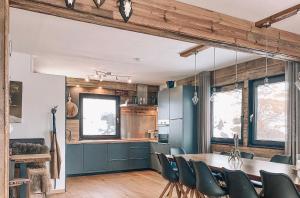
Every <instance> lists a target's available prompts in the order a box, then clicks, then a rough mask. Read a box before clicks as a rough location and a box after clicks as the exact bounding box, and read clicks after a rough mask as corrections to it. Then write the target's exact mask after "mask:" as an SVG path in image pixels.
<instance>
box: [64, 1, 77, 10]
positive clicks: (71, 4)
mask: <svg viewBox="0 0 300 198" xmlns="http://www.w3.org/2000/svg"><path fill="white" fill-rule="evenodd" d="M65 3H66V6H67V7H68V8H70V9H74V5H75V0H65Z"/></svg>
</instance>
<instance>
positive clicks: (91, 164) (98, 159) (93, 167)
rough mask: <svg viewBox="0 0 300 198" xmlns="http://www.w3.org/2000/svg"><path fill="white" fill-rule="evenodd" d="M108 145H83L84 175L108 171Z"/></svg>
mask: <svg viewBox="0 0 300 198" xmlns="http://www.w3.org/2000/svg"><path fill="white" fill-rule="evenodd" d="M107 154H108V144H84V145H83V168H84V173H91V172H106V171H108V167H109V166H108V155H107Z"/></svg>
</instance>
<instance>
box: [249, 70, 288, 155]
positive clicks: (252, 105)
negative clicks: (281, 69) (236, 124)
mask: <svg viewBox="0 0 300 198" xmlns="http://www.w3.org/2000/svg"><path fill="white" fill-rule="evenodd" d="M268 79H269V83H270V84H272V83H276V82H285V75H277V76H271V77H268ZM263 84H264V78H260V79H255V80H251V81H249V98H248V99H249V101H248V102H249V114H248V132H249V138H248V146H250V147H261V148H273V149H284V147H285V142H279V141H271V140H257V139H256V138H255V136H256V125H257V124H256V123H257V120H256V119H257V115H256V109H257V93H256V90H257V89H256V87H257V86H259V85H263ZM251 115H254V122H251V119H250V117H251Z"/></svg>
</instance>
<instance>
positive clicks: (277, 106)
mask: <svg viewBox="0 0 300 198" xmlns="http://www.w3.org/2000/svg"><path fill="white" fill-rule="evenodd" d="M256 91H257V92H256V93H257V110H256V112H257V113H256V139H257V140H271V141H280V142H284V141H285V135H286V131H287V105H286V102H287V89H286V84H285V82H278V83H272V84H270V85H269V87H266V86H264V85H260V86H258V87H257V90H256Z"/></svg>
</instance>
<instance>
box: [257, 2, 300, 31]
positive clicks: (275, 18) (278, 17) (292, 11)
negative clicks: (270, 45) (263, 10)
mask: <svg viewBox="0 0 300 198" xmlns="http://www.w3.org/2000/svg"><path fill="white" fill-rule="evenodd" d="M299 11H300V4H298V5H295V6H293V7H290V8H288V9H285V10H283V11H281V12H278V13H276V14H273V15H272V16H269V17H266V18H264V19H262V20H260V21H257V22H256V23H255V26H256V27H258V28H262V27H266V28H268V27H270V26H271V25H272V24H273V23H276V22H279V21H282V20H284V19H286V18H289V17H291V16H294V15H296V14H297V13H298V12H299Z"/></svg>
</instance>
